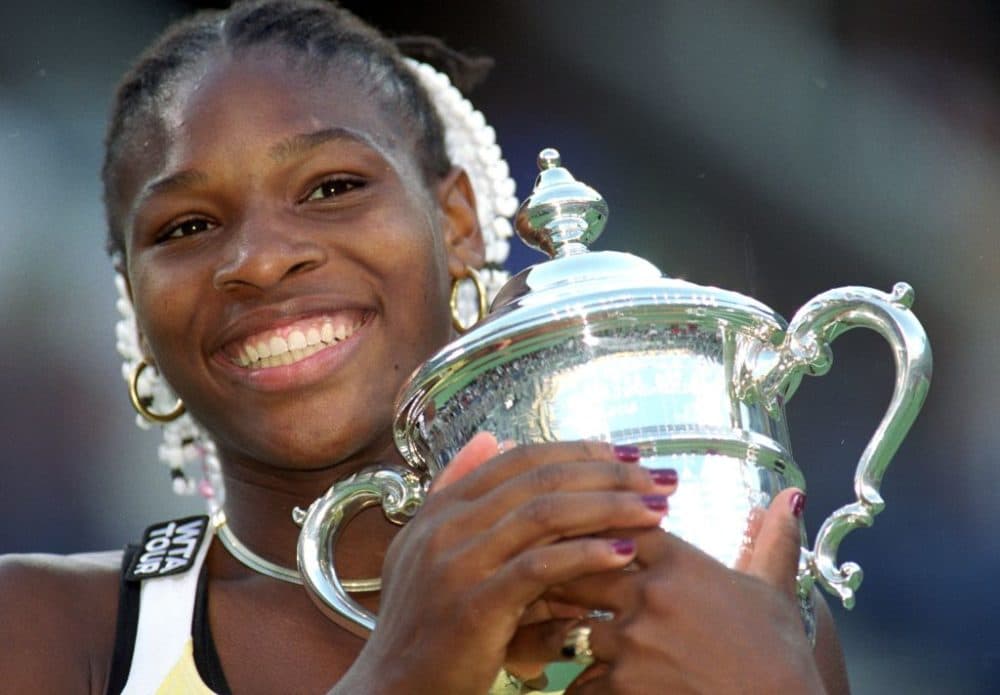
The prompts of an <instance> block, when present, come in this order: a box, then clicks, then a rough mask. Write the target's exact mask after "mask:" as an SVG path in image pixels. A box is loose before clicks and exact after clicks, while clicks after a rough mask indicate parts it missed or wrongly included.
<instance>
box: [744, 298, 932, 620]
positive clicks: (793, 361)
mask: <svg viewBox="0 0 1000 695" xmlns="http://www.w3.org/2000/svg"><path fill="white" fill-rule="evenodd" d="M912 304H913V288H911V287H910V286H909V285H908V284H906V283H905V282H900V283H897V284H896V285H895V287H893V290H892V294H886V293H885V292H880V291H878V290H874V289H870V288H867V287H842V288H839V289H834V290H829V291H827V292H824V293H822V294H820V295H817V296H816V297H814V298H813V299H811V300H810V301H809V302H808V303H807V304H806V305H805V306H803V307H802V308H801V309H799V311H798V312H796V314H795V316H794V317H792V321H791V323H790V324H789V326H788V330H787V331H786V332H785V338H784V341H783V342H782V344H781V345H780V346H778V347H774V346H772V345H766V344H765V345H763V346H761V347H759V348H758V349H757V350H756V351H755V353H756V354H753V355H750V356H749V357H750V360H749V362H748V363H746V364H747V366H748V367H749V371H744V374H743V376H744V379H743V384H745V385H746V388H744V389H742V390H743V393H744V394H746V395H749V396H751V397H756V398H759V399H760V400H761V401H762V402H763V404H764V405H765V406H766V407H767V408H768V410H769V411H770V412H771V413H772V415H777V416H780V411H781V408H782V405H783V403H784V402H785V401H787V400H788V399H789V398H791V396H792V394H793V393H794V392H795V389H796V388H797V387H798V385H799V382H800V381H801V379H802V375H803V374H804V373H808V374H811V375H822V374H825V373H826V372H827V371H829V369H830V366H831V364H832V360H833V358H832V352H831V350H830V343H831V342H832V341H833V340H834V339H835V338H837V336H839V335H841V334H842V333H844V332H845V331H848V330H850V329H852V328H858V327H861V328H869V329H871V330H873V331H875V332H877V333H879V334H880V335H881V336H882V337H883V338H885V339H886V341H887V342H888V343H889V345H890V346H891V347H892V354H893V358H894V360H895V362H896V385H895V388H894V389H893V392H892V400H891V401H890V403H889V409H888V410H887V411H886V413H885V415H884V416H883V418H882V421H881V422H880V423H879V426H878V429H876V430H875V434H874V435H872V438H871V440H870V441H869V442H868V445H867V446H866V447H865V450H864V452H863V453H862V454H861V459H860V460H859V461H858V467H857V469H856V470H855V473H854V492H855V494H856V497H857V499H856V501H854V502H852V503H850V504H847V505H845V506H843V507H840V508H839V509H837V510H836V511H834V512H833V514H831V515H830V516H829V517H827V519H826V521H824V522H823V525H822V526H821V527H820V529H819V532H818V533H817V534H816V543H815V545H814V546H813V549H812V550H807V549H805V548H803V549H802V555H801V558H800V560H799V573H798V578H797V579H798V587H799V593H800V594H801V595H805V594H807V593H808V592H809V591H810V590H811V588H812V586H813V583H814V582H817V581H818V582H819V584H820V586H822V587H823V588H824V589H826V590H827V591H828V592H829V593H831V594H833V595H835V596H839V597H840V600H841V602H842V603H843V605H844V607H845V608H852V607H853V606H854V592H855V591H856V590H857V588H858V586H860V584H861V580H862V578H863V576H864V575H863V572H862V571H861V567H859V566H858V565H857V564H856V563H853V562H847V563H844V564H843V565H841V566H839V567H838V566H837V549H838V547H839V546H840V542H841V541H842V540H843V539H844V537H845V536H846V535H847V534H848V533H850V532H851V531H853V530H854V529H856V528H859V527H862V526H871V525H872V523H873V522H874V517H875V515H876V514H878V513H879V512H881V511H882V509H883V508H884V507H885V502H884V501H883V500H882V496H881V494H880V493H879V486H880V485H881V483H882V476H883V475H884V474H885V471H886V468H888V466H889V462H890V461H891V460H892V457H893V455H894V454H895V453H896V450H897V449H898V448H899V445H900V443H901V442H902V440H903V438H904V437H905V436H906V433H907V431H908V430H909V429H910V425H911V424H913V420H914V418H915V417H916V416H917V413H918V412H919V411H920V407H921V406H922V405H923V402H924V398H925V397H926V396H927V389H928V387H929V386H930V378H931V364H932V360H931V350H930V345H929V343H928V341H927V335H926V333H925V332H924V329H923V327H922V326H921V325H920V322H919V321H918V320H917V318H916V316H914V315H913V313H911V312H910V306H911V305H912Z"/></svg>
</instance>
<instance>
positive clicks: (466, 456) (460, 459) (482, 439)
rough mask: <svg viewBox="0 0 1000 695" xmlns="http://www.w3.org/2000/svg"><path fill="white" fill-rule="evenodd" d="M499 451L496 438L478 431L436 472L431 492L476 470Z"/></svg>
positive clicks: (441, 488)
mask: <svg viewBox="0 0 1000 695" xmlns="http://www.w3.org/2000/svg"><path fill="white" fill-rule="evenodd" d="M498 453H500V445H499V443H498V442H497V438H496V437H494V436H493V435H492V434H491V433H489V432H480V433H479V434H477V435H476V436H474V437H473V438H472V439H470V440H469V441H468V443H467V444H466V445H465V446H463V447H462V448H461V450H459V452H458V453H457V454H455V458H453V459H452V460H451V461H450V462H449V463H448V465H447V466H445V468H444V470H442V471H441V472H440V473H438V474H437V476H436V477H435V478H434V483H433V484H432V485H431V490H430V491H431V493H434V492H437V491H438V490H443V489H444V488H446V487H447V486H449V485H451V484H452V483H454V482H455V481H457V480H461V479H462V478H464V477H465V476H466V475H468V474H469V473H471V472H472V471H474V470H476V469H477V468H478V467H479V466H481V465H482V464H484V463H486V461H488V460H489V459H491V458H493V457H494V456H496V455H497V454H498Z"/></svg>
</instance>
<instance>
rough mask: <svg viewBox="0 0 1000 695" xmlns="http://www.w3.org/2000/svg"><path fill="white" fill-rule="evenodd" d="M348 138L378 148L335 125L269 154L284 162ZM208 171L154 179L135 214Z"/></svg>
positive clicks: (136, 205)
mask: <svg viewBox="0 0 1000 695" xmlns="http://www.w3.org/2000/svg"><path fill="white" fill-rule="evenodd" d="M336 140H345V141H348V142H356V143H359V144H362V145H364V146H366V147H369V148H371V149H376V150H377V149H378V148H376V147H375V145H374V143H373V142H372V141H371V139H370V138H368V137H367V136H366V135H363V134H361V133H359V132H357V131H354V130H351V129H349V128H341V127H333V128H322V129H321V130H316V131H313V132H311V133H299V134H298V135H292V136H290V137H288V138H286V139H284V140H282V141H281V142H279V143H277V144H275V145H272V146H271V147H270V149H269V150H268V154H269V155H270V156H271V157H273V158H274V159H275V160H276V161H278V162H281V161H284V160H286V159H288V158H290V157H293V156H296V155H302V154H304V153H306V152H308V151H310V150H313V149H315V148H317V147H319V146H320V145H323V144H325V143H327V142H331V141H336ZM208 178H209V177H208V174H206V173H205V172H203V171H201V170H200V169H185V170H184V171H179V172H177V173H175V174H170V175H169V176H165V177H163V178H161V179H157V180H156V181H153V182H151V183H150V184H148V185H147V186H145V187H144V188H143V189H142V191H141V192H140V193H139V195H137V196H136V199H135V203H134V204H133V206H132V212H133V214H134V212H135V210H137V209H138V208H139V207H141V205H142V204H143V203H144V202H145V201H146V200H148V199H149V198H150V197H152V196H153V195H156V194H160V193H168V192H173V191H177V190H184V189H192V188H196V187H197V186H200V185H203V184H204V183H205V182H207V181H208Z"/></svg>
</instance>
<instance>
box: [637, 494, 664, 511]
mask: <svg viewBox="0 0 1000 695" xmlns="http://www.w3.org/2000/svg"><path fill="white" fill-rule="evenodd" d="M642 503H643V504H644V505H646V508H647V509H652V510H653V511H654V512H665V511H667V496H666V495H643V496H642Z"/></svg>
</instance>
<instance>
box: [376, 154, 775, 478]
mask: <svg viewBox="0 0 1000 695" xmlns="http://www.w3.org/2000/svg"><path fill="white" fill-rule="evenodd" d="M538 165H539V169H540V170H541V171H540V173H539V175H538V178H537V180H536V182H535V188H534V191H533V192H532V194H531V195H530V196H529V197H528V198H527V200H525V201H524V202H523V203H522V204H521V206H520V207H519V208H518V211H517V214H516V216H515V218H514V224H515V227H516V229H517V232H518V235H519V236H520V237H521V238H522V240H524V242H525V243H526V244H528V245H529V246H531V247H532V248H535V249H538V250H540V251H542V252H544V253H546V254H548V255H549V256H550V258H549V260H546V261H543V262H541V263H538V264H535V265H533V266H530V267H528V268H525V269H524V270H522V271H521V272H519V273H518V274H517V275H515V276H514V277H513V278H511V279H510V280H509V281H508V282H507V284H506V285H504V287H503V288H501V290H500V291H499V293H498V294H497V296H496V298H495V299H494V301H493V304H492V306H491V309H490V313H489V315H488V316H487V317H486V318H485V319H483V320H482V321H481V322H480V323H479V324H477V325H476V326H475V327H474V328H473V329H472V330H470V331H469V332H468V333H466V334H465V335H463V336H461V337H460V338H458V339H457V340H455V341H453V342H451V343H449V344H448V345H446V346H445V347H444V348H443V349H441V350H440V351H439V352H438V353H437V354H435V355H434V356H433V357H431V358H430V359H429V360H428V361H427V362H425V363H424V364H423V365H422V366H421V367H419V368H418V369H417V371H416V372H414V374H413V375H412V376H411V377H410V379H409V380H408V381H407V382H406V383H405V384H404V385H403V388H402V390H401V391H400V394H399V397H398V399H397V407H396V422H395V428H394V430H395V439H396V445H397V447H398V448H399V450H400V452H401V453H402V454H403V456H404V457H405V458H406V459H407V461H408V463H410V464H411V465H413V466H416V467H418V468H423V467H425V466H426V462H425V461H424V455H423V453H422V447H421V446H420V445H419V442H420V439H421V433H420V432H421V427H422V426H423V424H425V421H426V420H427V419H429V418H431V419H432V418H433V417H434V414H435V413H436V412H437V411H438V410H439V409H440V407H441V406H442V405H443V404H444V403H445V402H446V401H447V400H448V399H449V398H450V397H451V396H453V395H454V394H456V393H458V392H459V391H460V390H461V389H462V388H464V387H465V386H466V385H467V384H468V383H470V382H471V381H472V380H474V379H476V378H478V377H480V376H481V375H483V374H484V373H486V372H489V371H491V370H496V369H502V368H503V366H504V365H505V364H507V363H509V362H512V361H514V360H517V359H519V358H521V357H524V356H525V355H530V354H533V353H537V352H539V351H541V350H544V349H547V348H551V347H553V346H557V345H559V344H560V343H564V342H566V341H568V340H572V339H574V338H578V337H580V336H581V334H582V335H591V334H592V332H593V331H595V330H597V329H599V328H607V327H609V326H612V327H614V326H636V325H639V324H643V323H644V322H645V323H649V322H653V323H656V324H658V325H684V326H688V325H692V324H705V325H709V324H711V325H717V324H720V323H725V324H726V325H727V326H729V327H731V328H732V329H733V330H737V331H743V332H748V333H751V334H752V335H754V336H756V338H757V339H764V340H771V339H775V336H778V337H780V334H781V332H782V331H783V330H784V328H785V327H786V325H787V324H786V322H785V320H784V319H783V318H782V317H781V316H779V315H778V314H776V313H775V312H773V311H772V310H771V309H770V308H768V307H767V306H765V305H764V304H762V303H760V302H758V301H757V300H755V299H752V298H750V297H746V296H744V295H742V294H739V293H737V292H732V291H729V290H723V289H719V288H716V287H706V286H702V285H696V284H693V283H690V282H686V281H684V280H678V279H674V278H669V277H666V276H664V275H663V274H662V273H661V272H660V270H659V269H658V268H657V267H656V266H655V265H653V264H652V263H650V262H649V261H647V260H645V259H642V258H639V257H638V256H635V255H632V254H629V253H622V252H619V251H590V250H589V249H588V245H589V244H591V243H592V242H593V241H594V240H595V239H597V237H598V236H599V235H600V234H601V232H602V231H603V229H604V226H605V224H606V222H607V218H608V206H607V203H606V202H605V201H604V199H603V198H602V197H601V195H600V194H599V193H598V192H597V191H595V190H594V189H592V188H591V187H589V186H587V185H586V184H584V183H582V182H580V181H577V180H576V179H575V178H574V177H573V175H572V174H571V173H570V172H569V171H568V170H566V169H565V168H564V167H563V166H562V161H561V158H560V155H559V152H557V151H556V150H554V149H552V148H546V149H544V150H542V152H541V153H540V154H539V157H538Z"/></svg>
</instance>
